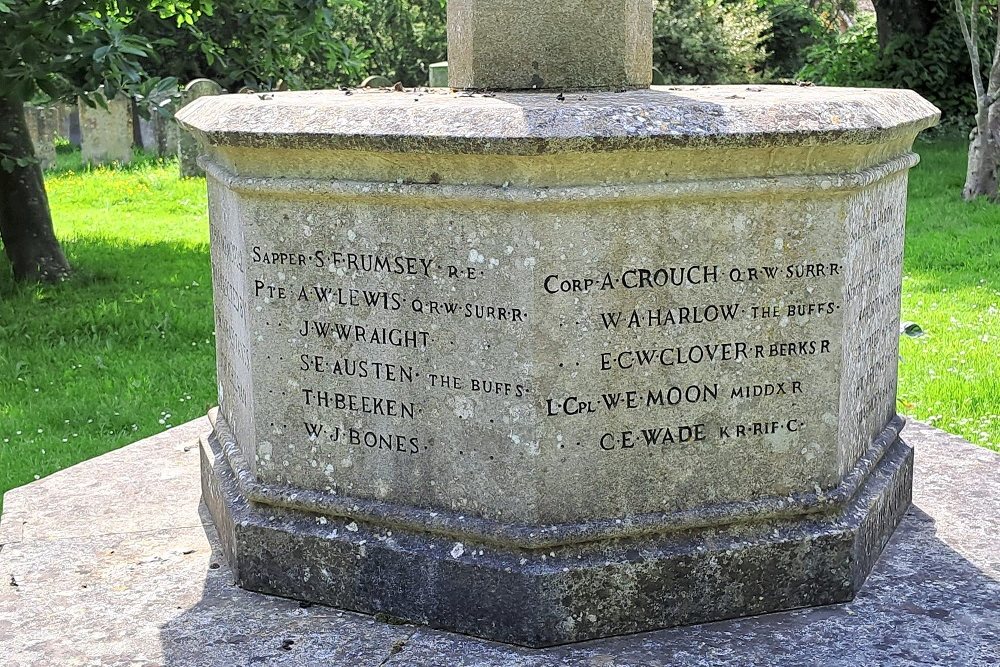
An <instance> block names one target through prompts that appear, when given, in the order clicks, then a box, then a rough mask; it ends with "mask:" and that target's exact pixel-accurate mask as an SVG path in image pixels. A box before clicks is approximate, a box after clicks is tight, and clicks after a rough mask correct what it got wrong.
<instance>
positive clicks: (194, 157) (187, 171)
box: [177, 79, 223, 178]
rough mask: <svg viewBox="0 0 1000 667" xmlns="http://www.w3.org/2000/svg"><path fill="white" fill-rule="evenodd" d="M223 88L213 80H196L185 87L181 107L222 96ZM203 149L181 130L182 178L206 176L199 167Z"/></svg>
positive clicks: (178, 147) (187, 133)
mask: <svg viewBox="0 0 1000 667" xmlns="http://www.w3.org/2000/svg"><path fill="white" fill-rule="evenodd" d="M222 92H223V91H222V86H220V85H219V84H217V83H216V82H215V81H212V80H211V79H195V80H194V81H191V82H190V83H188V85H187V86H185V87H184V92H182V93H181V105H182V106H183V105H185V104H189V103H190V102H192V101H194V100H196V99H198V98H199V97H204V96H206V95H221V94H222ZM200 155H201V148H200V147H199V146H198V142H197V141H195V139H194V137H192V136H191V134H190V133H189V132H186V131H184V130H183V129H179V131H178V132H177V160H178V162H179V163H180V170H181V178H188V177H191V176H204V175H205V172H204V170H202V168H201V167H199V166H198V157H199V156H200Z"/></svg>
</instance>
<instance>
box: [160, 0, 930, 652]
mask: <svg viewBox="0 0 1000 667" xmlns="http://www.w3.org/2000/svg"><path fill="white" fill-rule="evenodd" d="M529 10H530V11H529ZM651 12H652V9H651V4H650V3H649V2H646V1H642V0H619V1H617V2H597V1H596V0H594V1H589V0H588V1H586V2H562V3H548V4H546V5H544V6H543V7H541V8H539V7H537V6H535V3H532V4H531V5H530V7H529V3H528V2H526V1H522V0H507V1H505V2H500V3H493V2H483V1H481V0H480V1H477V0H453V2H451V3H450V5H449V17H448V18H449V31H450V41H449V57H448V61H449V77H450V88H451V90H448V89H446V90H443V91H420V92H411V91H402V92H401V91H398V90H397V91H392V90H355V91H346V92H345V91H322V92H297V93H276V94H265V95H256V94H253V95H226V96H217V97H206V98H202V99H199V100H196V101H195V102H193V103H192V104H190V105H188V106H187V107H186V108H185V109H183V110H182V111H181V112H180V113H179V114H178V118H179V120H180V121H181V123H182V125H184V126H186V128H187V129H188V130H190V131H191V132H192V133H193V135H194V136H195V137H196V138H197V139H198V140H199V141H200V142H201V145H202V149H203V152H204V157H203V158H202V165H203V167H204V168H205V171H206V172H207V175H208V187H209V195H210V217H211V239H212V261H213V272H214V289H215V299H216V325H217V332H218V389H219V403H220V408H219V410H218V411H217V412H215V413H213V415H212V423H213V431H212V434H211V436H210V437H208V438H207V439H206V440H204V441H203V443H202V457H203V458H202V475H203V479H202V484H203V493H204V499H205V502H206V503H207V506H208V508H209V510H210V512H211V515H212V517H213V519H214V522H215V525H216V526H217V528H218V530H219V533H220V538H221V540H222V542H223V545H224V549H225V552H226V556H227V558H228V561H229V563H230V564H231V566H232V569H233V572H234V574H235V579H236V582H237V583H238V584H239V585H240V586H243V587H245V588H248V589H251V590H254V591H259V592H264V593H270V594H276V595H280V596H285V597H291V598H295V599H299V600H304V601H308V602H315V603H322V604H325V605H331V606H334V607H340V608H344V609H349V610H355V611H361V612H365V613H380V614H385V615H388V616H390V617H398V618H400V619H403V620H405V621H408V622H413V623H418V624H427V625H430V626H432V627H436V628H443V629H447V630H452V631H457V632H461V633H467V634H471V635H476V636H479V637H484V638H487V639H491V640H495V641H500V642H508V643H514V644H520V645H525V646H531V647H543V646H550V645H555V644H561V643H567V642H577V641H581V640H587V639H594V638H601V637H608V636H612V635H619V634H625V633H632V632H637V631H644V630H651V629H656V628H663V627H669V626H675V625H682V624H691V623H699V622H705V621H713V620H718V619H725V618H732V617H737V616H747V615H756V614H762V613H765V612H773V611H777V610H785V609H792V608H797V607H803V606H811V605H825V604H830V603H835V602H844V601H848V600H851V599H852V597H853V596H854V595H855V593H856V592H857V591H858V589H859V588H860V587H861V585H862V583H863V582H864V581H865V579H866V576H867V575H868V573H869V571H870V570H871V569H872V567H873V565H874V563H875V562H876V559H877V558H878V556H879V554H880V552H881V551H882V549H883V547H884V545H885V544H886V542H887V540H888V539H889V537H890V535H891V534H892V532H893V530H894V528H895V527H896V525H897V523H898V522H899V521H900V518H901V517H902V515H903V513H904V511H905V510H906V509H907V507H908V505H909V502H910V494H911V479H912V451H911V449H910V447H908V446H907V444H906V443H904V442H903V440H902V439H901V438H900V430H901V428H902V420H901V419H900V418H899V417H898V416H896V409H895V408H896V400H895V397H896V365H897V349H898V327H899V304H900V280H901V261H902V249H903V225H904V217H905V206H906V183H907V170H908V169H909V168H910V167H912V166H913V165H914V164H915V163H916V157H915V156H914V154H913V153H912V152H911V150H910V149H911V145H912V143H913V140H914V138H915V136H916V135H917V134H918V133H919V132H920V131H921V130H923V129H925V128H927V127H929V126H931V125H933V124H934V123H935V122H936V120H937V117H938V112H937V110H936V109H935V108H934V107H933V106H931V105H930V104H928V103H927V102H926V101H924V100H923V99H922V98H920V97H919V96H917V95H916V94H914V93H912V92H909V91H897V90H853V89H836V88H810V87H781V86H760V87H758V86H746V85H743V86H720V87H673V88H671V87H666V88H660V87H656V88H650V85H649V84H650V78H651V74H650V73H651V71H652V61H651V57H652V56H651V47H652V41H651V30H652V13H651ZM556 26H557V27H558V29H554V27H556Z"/></svg>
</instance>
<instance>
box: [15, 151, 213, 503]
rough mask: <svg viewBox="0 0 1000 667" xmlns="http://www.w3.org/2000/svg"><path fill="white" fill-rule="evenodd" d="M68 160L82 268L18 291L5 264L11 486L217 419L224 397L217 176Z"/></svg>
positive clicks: (68, 202)
mask: <svg viewBox="0 0 1000 667" xmlns="http://www.w3.org/2000/svg"><path fill="white" fill-rule="evenodd" d="M59 161H60V164H59V167H58V168H57V169H55V170H53V172H50V173H49V174H48V175H47V179H46V182H47V186H48V192H49V199H50V203H51V206H52V216H53V219H54V220H55V226H56V232H57V234H58V236H59V238H60V239H62V241H63V248H64V250H65V251H66V253H67V255H68V257H69V260H70V262H71V264H72V266H73V267H74V269H75V271H76V273H75V275H74V277H73V278H72V280H71V281H70V282H68V283H65V284H62V285H58V286H53V287H35V286H32V287H27V288H16V287H14V286H13V285H12V284H11V281H10V278H9V273H10V270H9V265H8V264H7V263H6V258H4V259H0V492H3V491H5V490H7V489H9V488H13V487H16V486H19V485H21V484H24V483H27V482H30V481H32V480H33V479H37V478H38V477H40V476H45V475H48V474H50V473H52V472H55V471H56V470H59V469H61V468H65V467H67V466H70V465H73V464H74V463H77V462H79V461H82V460H84V459H87V458H90V457H93V456H96V455H98V454H102V453H104V452H107V451H109V450H112V449H115V448H117V447H120V446H122V445H124V444H127V443H129V442H132V441H133V440H136V439H138V438H142V437H145V436H148V435H151V434H153V433H157V432H159V431H162V430H163V429H164V428H166V427H167V426H168V425H173V424H180V423H183V422H185V421H187V420H190V419H194V418H195V417H199V416H201V415H204V414H205V412H206V409H207V408H208V407H209V405H210V404H211V403H212V401H213V396H214V395H215V390H214V386H215V381H214V373H215V362H214V354H215V353H214V349H215V347H214V337H213V333H212V330H213V321H212V292H211V271H210V266H209V254H208V220H207V214H206V194H205V181H204V180H203V179H185V180H183V181H182V180H180V179H179V178H178V177H177V164H176V163H175V162H166V163H164V162H161V161H156V160H152V159H148V158H143V159H140V160H139V161H138V162H137V163H135V164H133V165H132V166H130V167H128V168H127V169H123V170H121V171H114V170H110V169H99V170H96V171H91V172H87V171H82V170H80V167H79V164H80V162H79V154H78V153H77V154H76V155H61V156H60V157H59ZM74 167H75V170H74Z"/></svg>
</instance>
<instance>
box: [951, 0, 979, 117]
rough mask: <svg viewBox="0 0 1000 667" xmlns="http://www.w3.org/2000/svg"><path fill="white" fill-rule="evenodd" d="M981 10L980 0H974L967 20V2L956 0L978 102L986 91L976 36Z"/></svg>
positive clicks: (959, 23)
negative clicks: (977, 19) (977, 15)
mask: <svg viewBox="0 0 1000 667" xmlns="http://www.w3.org/2000/svg"><path fill="white" fill-rule="evenodd" d="M978 10H979V0H972V18H971V21H967V20H966V17H965V4H964V3H963V2H962V0H955V13H956V14H957V15H958V25H959V27H961V29H962V37H963V38H964V39H965V46H966V48H967V49H968V50H969V60H970V61H971V62H972V83H973V85H974V86H975V88H976V104H977V105H979V104H982V101H983V97H984V96H985V93H984V91H983V79H982V76H983V75H982V65H981V64H980V62H979V46H978V44H977V38H976V29H977V26H976V12H977V11H978Z"/></svg>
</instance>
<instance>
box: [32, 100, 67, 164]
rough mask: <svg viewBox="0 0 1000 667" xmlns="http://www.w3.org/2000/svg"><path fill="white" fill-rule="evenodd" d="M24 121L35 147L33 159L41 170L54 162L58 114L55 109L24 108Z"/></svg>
mask: <svg viewBox="0 0 1000 667" xmlns="http://www.w3.org/2000/svg"><path fill="white" fill-rule="evenodd" d="M24 119H25V121H27V123H28V133H29V134H30V135H31V142H32V144H33V145H34V147H35V157H36V158H38V162H39V164H40V165H41V167H42V169H48V168H49V167H51V166H52V165H54V164H55V162H56V134H57V133H58V132H59V112H58V110H57V109H56V108H55V107H40V106H33V105H27V104H26V105H25V106H24Z"/></svg>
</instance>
